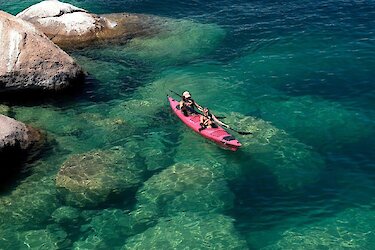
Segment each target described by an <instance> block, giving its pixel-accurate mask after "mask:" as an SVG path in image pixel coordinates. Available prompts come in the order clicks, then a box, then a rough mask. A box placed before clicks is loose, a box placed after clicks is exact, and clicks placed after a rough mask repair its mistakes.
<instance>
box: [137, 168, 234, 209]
mask: <svg viewBox="0 0 375 250" xmlns="http://www.w3.org/2000/svg"><path fill="white" fill-rule="evenodd" d="M136 198H137V201H138V202H137V208H138V213H145V214H147V213H148V214H150V215H152V213H150V212H151V211H150V210H154V214H159V215H161V216H163V215H165V214H168V215H173V214H175V213H178V212H184V211H191V212H202V211H206V212H223V211H226V210H228V209H230V208H231V207H232V206H233V199H234V196H233V194H232V193H231V191H230V190H229V189H228V187H227V183H226V182H225V181H224V180H223V179H222V176H221V175H218V174H217V173H216V172H215V171H214V170H212V169H211V167H210V166H206V165H204V164H199V163H197V164H192V163H189V164H183V163H178V164H175V165H173V166H170V167H169V168H167V169H164V170H163V171H162V172H160V173H158V174H156V175H154V176H152V177H151V178H150V179H148V180H147V181H146V182H145V183H144V186H143V187H142V188H141V189H140V190H138V192H137V195H136Z"/></svg>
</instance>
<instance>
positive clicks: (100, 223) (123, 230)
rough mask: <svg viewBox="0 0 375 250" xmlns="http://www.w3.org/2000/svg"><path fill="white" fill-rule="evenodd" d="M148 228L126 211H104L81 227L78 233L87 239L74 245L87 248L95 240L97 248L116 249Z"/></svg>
mask: <svg viewBox="0 0 375 250" xmlns="http://www.w3.org/2000/svg"><path fill="white" fill-rule="evenodd" d="M148 227H150V225H147V223H143V222H142V221H140V220H136V216H131V215H130V214H129V213H128V212H127V211H124V210H121V209H104V210H102V211H100V212H99V213H97V214H96V215H94V216H93V217H92V218H91V221H90V223H88V224H84V225H82V226H81V228H80V231H81V232H83V234H84V235H87V237H86V238H85V239H84V240H80V241H77V242H75V245H76V246H83V245H87V246H88V244H90V241H92V239H93V238H95V239H96V240H95V241H96V244H98V245H99V246H102V247H107V248H111V249H117V248H120V247H121V246H122V245H123V244H124V241H125V239H126V238H128V237H130V236H133V235H135V234H138V233H141V232H143V231H145V230H146V229H147V228H148ZM95 241H93V242H95ZM91 244H92V243H91ZM116 247H117V248H116Z"/></svg>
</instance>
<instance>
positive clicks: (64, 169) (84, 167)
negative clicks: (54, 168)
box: [56, 148, 144, 207]
mask: <svg viewBox="0 0 375 250" xmlns="http://www.w3.org/2000/svg"><path fill="white" fill-rule="evenodd" d="M126 155H127V153H126V151H124V150H122V149H121V148H116V149H110V150H94V151H90V152H87V153H84V154H77V155H73V156H72V157H70V158H69V159H68V160H66V161H65V162H64V163H63V165H62V166H61V168H60V171H59V173H58V174H57V177H56V186H57V188H58V190H59V193H60V195H61V197H62V198H63V199H64V200H65V202H66V203H67V204H68V205H72V206H78V207H87V206H91V207H92V206H95V205H98V204H100V203H101V202H104V201H106V200H107V198H108V197H109V196H110V195H113V194H120V193H122V192H124V191H126V190H130V189H133V188H135V187H137V186H138V185H139V184H140V182H141V181H142V177H143V176H142V174H143V171H144V170H143V169H139V168H138V167H137V166H136V165H135V164H134V163H133V162H132V161H131V160H128V159H127V158H126Z"/></svg>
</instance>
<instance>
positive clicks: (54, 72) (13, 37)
mask: <svg viewBox="0 0 375 250" xmlns="http://www.w3.org/2000/svg"><path fill="white" fill-rule="evenodd" d="M0 48H1V52H0V93H2V92H15V91H21V90H22V91H26V90H28V91H30V90H38V91H40V90H53V91H57V90H62V89H66V88H68V87H71V86H72V85H74V84H75V83H76V82H79V81H80V80H82V79H83V76H84V73H83V71H82V69H81V67H80V66H78V65H77V64H76V63H75V61H74V60H73V58H71V57H70V56H69V55H68V54H66V53H65V52H64V51H63V50H61V49H60V48H59V47H57V46H56V45H55V44H53V43H52V42H51V41H50V40H49V39H48V38H47V37H46V36H45V35H44V34H43V33H41V32H40V31H38V30H37V29H36V28H35V27H34V26H33V25H32V24H30V23H28V22H26V21H24V20H22V19H20V18H17V17H14V16H12V15H10V14H8V13H5V12H3V11H0Z"/></svg>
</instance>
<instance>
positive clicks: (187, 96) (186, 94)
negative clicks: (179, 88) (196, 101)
mask: <svg viewBox="0 0 375 250" xmlns="http://www.w3.org/2000/svg"><path fill="white" fill-rule="evenodd" d="M182 96H183V97H185V98H189V97H191V95H190V93H189V91H185V92H184V93H182Z"/></svg>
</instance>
